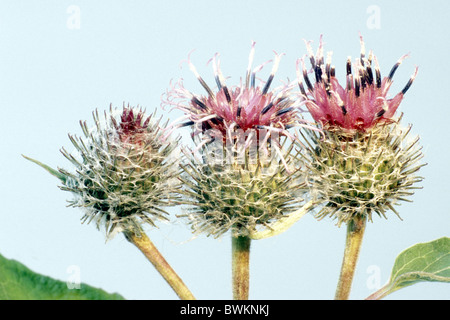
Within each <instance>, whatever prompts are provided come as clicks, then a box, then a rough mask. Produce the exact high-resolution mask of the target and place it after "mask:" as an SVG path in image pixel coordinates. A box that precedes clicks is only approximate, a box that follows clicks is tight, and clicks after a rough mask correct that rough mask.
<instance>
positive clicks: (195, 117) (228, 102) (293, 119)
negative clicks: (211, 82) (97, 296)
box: [163, 42, 299, 138]
mask: <svg viewBox="0 0 450 320" xmlns="http://www.w3.org/2000/svg"><path fill="white" fill-rule="evenodd" d="M254 46H255V43H254V42H253V43H252V48H251V52H250V57H249V64H248V69H247V73H246V78H245V83H242V82H243V81H242V80H241V83H240V85H237V86H232V87H229V86H227V85H226V83H225V78H224V77H223V75H222V73H221V70H220V66H219V62H218V61H217V55H216V56H214V58H213V59H212V61H213V69H214V76H215V80H216V84H217V89H216V90H212V89H211V88H210V87H209V86H208V85H207V84H206V82H205V81H204V80H203V79H202V77H201V76H200V75H199V74H198V72H197V70H196V69H195V67H194V65H193V64H192V63H191V61H190V59H188V64H189V67H190V69H191V71H192V72H193V73H194V74H195V76H196V77H197V79H198V81H199V82H200V83H201V85H202V86H203V88H204V89H205V90H206V92H207V95H195V94H193V93H191V92H189V91H188V90H186V89H185V88H184V87H183V85H182V83H181V82H178V83H177V84H175V85H174V86H173V87H172V89H171V90H170V91H168V92H167V99H166V101H164V102H163V103H164V104H166V105H172V106H174V107H175V108H177V109H179V110H182V111H183V113H184V114H185V116H183V117H182V118H180V119H178V120H176V121H175V122H174V123H173V124H172V128H179V127H183V126H192V127H193V129H194V132H193V135H196V134H200V133H205V132H206V131H208V130H211V129H212V130H218V131H219V132H220V133H221V135H222V136H223V137H224V138H225V137H226V135H227V134H229V132H230V131H233V130H237V129H241V130H243V131H244V132H245V131H247V130H251V129H267V130H274V131H277V132H279V133H281V134H287V131H286V130H287V129H289V128H290V127H291V126H294V125H296V124H298V120H299V117H298V115H297V111H298V108H297V107H296V105H298V102H296V101H294V100H292V99H291V98H290V96H289V95H290V90H291V86H290V85H284V86H282V87H280V88H277V89H274V90H269V88H270V85H271V83H272V80H273V78H274V75H275V73H276V71H277V69H278V65H279V62H280V58H281V55H280V54H276V56H275V59H274V62H273V68H272V71H271V73H270V76H269V78H268V80H267V81H265V82H264V81H261V83H260V84H259V85H256V84H255V82H256V73H257V72H259V71H260V70H261V69H262V68H263V66H264V65H265V64H266V63H267V62H266V63H263V64H261V65H259V66H257V67H256V68H254V69H253V70H252V61H253V56H254ZM183 121H185V122H183Z"/></svg>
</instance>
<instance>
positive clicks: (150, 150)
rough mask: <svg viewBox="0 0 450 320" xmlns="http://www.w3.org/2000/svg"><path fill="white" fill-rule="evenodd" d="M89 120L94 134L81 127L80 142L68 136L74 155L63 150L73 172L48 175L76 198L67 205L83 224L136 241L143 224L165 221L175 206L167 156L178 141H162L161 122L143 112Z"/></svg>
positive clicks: (173, 168) (174, 168)
mask: <svg viewBox="0 0 450 320" xmlns="http://www.w3.org/2000/svg"><path fill="white" fill-rule="evenodd" d="M93 118H94V123H95V126H94V127H93V128H92V129H90V128H89V126H88V125H87V123H86V122H80V123H81V128H82V131H83V135H84V137H77V136H71V135H70V136H69V138H70V140H71V142H72V144H73V146H74V147H75V152H73V153H70V152H68V151H67V150H66V149H64V148H63V149H62V153H63V154H64V156H65V157H66V158H67V159H69V160H70V162H72V164H73V165H74V166H75V168H76V170H75V172H73V173H72V172H69V171H67V170H64V169H60V170H59V171H55V170H52V169H49V168H48V167H47V168H46V169H47V170H49V171H50V172H51V173H53V174H54V175H56V176H57V177H58V178H60V179H61V181H62V182H63V185H62V186H61V189H63V190H66V191H70V192H72V193H73V194H74V198H73V199H71V200H70V201H69V203H70V206H73V207H81V208H82V209H83V210H84V212H85V214H84V216H83V218H82V221H83V222H87V223H89V222H91V221H94V222H95V223H96V226H97V228H100V227H103V228H104V230H105V232H106V235H107V237H108V238H111V237H112V236H113V235H114V234H116V233H117V232H120V231H129V232H132V233H134V234H138V235H139V234H140V232H141V225H142V224H143V223H148V224H150V225H152V226H154V225H155V222H156V221H157V220H160V219H167V212H166V211H164V209H163V208H164V207H166V206H170V205H174V204H175V203H176V201H175V200H176V198H177V194H176V191H177V189H178V187H179V183H178V182H177V181H178V180H177V174H178V173H179V171H178V165H177V164H176V163H175V159H174V158H173V157H172V156H171V154H172V152H173V150H174V149H175V147H176V145H177V144H176V143H177V141H176V140H172V141H163V139H162V129H163V127H162V126H161V125H160V120H161V119H159V120H155V119H154V115H151V116H146V115H145V113H144V111H143V110H142V109H141V108H135V107H130V106H124V107H123V110H121V111H120V110H115V109H112V108H111V109H110V113H109V114H108V113H106V112H105V114H104V118H101V117H100V116H99V114H98V112H97V111H95V112H94V113H93ZM35 162H36V161H35ZM38 164H40V163H38Z"/></svg>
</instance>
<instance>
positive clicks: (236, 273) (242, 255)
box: [231, 236, 251, 300]
mask: <svg viewBox="0 0 450 320" xmlns="http://www.w3.org/2000/svg"><path fill="white" fill-rule="evenodd" d="M250 242H251V239H250V238H249V237H246V236H236V237H235V236H232V239H231V248H232V249H231V250H232V277H233V299H234V300H248V292H249V283H250V271H249V265H250Z"/></svg>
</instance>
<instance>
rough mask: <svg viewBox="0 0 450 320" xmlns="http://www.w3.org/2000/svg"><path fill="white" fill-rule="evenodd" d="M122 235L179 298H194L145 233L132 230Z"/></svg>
mask: <svg viewBox="0 0 450 320" xmlns="http://www.w3.org/2000/svg"><path fill="white" fill-rule="evenodd" d="M124 235H125V238H126V239H127V240H128V241H129V242H131V243H132V244H134V245H135V246H136V247H137V248H138V249H139V250H140V251H141V252H142V253H143V254H144V255H145V257H146V258H147V259H148V260H149V261H150V262H151V263H152V264H153V266H154V267H155V268H156V270H157V271H158V272H159V273H160V274H161V276H162V277H163V278H164V279H165V280H166V281H167V283H168V284H169V285H170V286H171V287H172V289H173V290H174V291H175V293H176V294H177V295H178V297H179V298H180V299H181V300H195V297H194V295H193V294H192V293H191V292H190V291H189V289H188V288H187V287H186V285H185V284H184V283H183V281H182V280H181V278H180V277H179V276H178V275H177V274H176V272H175V271H174V270H173V269H172V267H171V266H170V265H169V263H168V262H167V261H166V259H164V257H163V256H162V254H161V253H160V252H159V251H158V249H157V248H156V247H155V245H154V244H153V242H152V241H150V239H149V238H148V237H147V235H145V233H143V232H142V231H141V233H140V234H139V235H138V234H136V233H134V232H132V231H125V232H124Z"/></svg>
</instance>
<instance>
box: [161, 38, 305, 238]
mask: <svg viewBox="0 0 450 320" xmlns="http://www.w3.org/2000/svg"><path fill="white" fill-rule="evenodd" d="M254 45H255V43H253V44H252V47H251V52H250V57H249V64H248V68H247V72H246V75H245V78H244V79H243V80H242V79H241V81H240V84H239V85H236V86H227V84H226V83H225V78H224V76H223V75H222V72H221V69H220V63H219V61H218V59H217V55H216V56H214V58H213V59H212V62H213V69H214V76H215V80H216V84H217V88H214V89H212V88H210V87H209V86H208V85H207V84H206V82H205V81H204V80H203V78H202V77H201V76H200V75H199V74H198V72H197V70H196V68H195V67H194V65H193V64H192V62H191V60H190V58H189V59H188V64H189V67H190V69H191V70H192V71H193V73H194V74H195V76H196V77H197V79H198V80H199V82H200V83H201V85H202V86H203V87H204V89H205V91H206V95H196V94H193V93H191V92H189V91H188V90H186V89H185V88H184V87H183V85H182V83H181V82H178V83H177V84H176V85H175V86H174V87H173V88H172V89H171V90H170V91H169V92H168V93H167V100H166V104H167V105H171V106H174V107H175V108H177V109H179V110H181V111H183V113H184V114H185V115H184V116H183V117H182V118H180V119H178V120H176V121H175V122H174V123H173V125H172V128H173V129H176V128H179V127H184V126H191V127H192V136H193V138H194V142H195V143H196V147H195V148H194V150H190V151H186V152H185V155H186V163H185V164H184V165H183V168H184V173H185V174H184V176H183V182H184V185H185V189H184V194H185V196H186V197H185V203H186V204H187V205H188V207H189V209H188V213H187V214H186V215H185V216H186V217H188V218H189V221H190V223H191V224H192V227H193V229H194V230H195V231H196V232H200V231H204V232H205V233H207V234H208V235H213V236H214V237H217V236H220V235H221V234H223V233H225V232H226V231H228V230H232V232H233V234H234V235H243V236H248V235H249V233H251V232H253V231H254V230H256V229H257V228H258V227H263V228H264V227H265V226H269V225H270V223H272V222H273V221H276V220H277V219H279V218H281V217H283V216H285V215H287V214H289V213H291V212H293V211H294V210H296V209H297V208H298V206H299V203H300V202H301V201H302V199H301V195H302V193H303V188H304V181H303V174H302V172H301V171H300V169H299V166H298V165H296V164H294V163H293V161H294V160H293V158H292V157H291V155H290V153H291V151H292V149H293V146H294V144H293V143H292V140H294V139H295V137H293V136H292V135H291V134H290V133H289V131H288V129H289V128H291V127H292V126H297V125H304V124H303V123H302V122H301V118H300V116H299V114H298V111H299V109H298V102H296V101H295V100H293V99H291V96H290V95H291V88H292V86H291V85H290V84H285V85H282V86H281V87H280V88H276V89H273V90H271V89H270V86H271V84H272V81H273V78H274V76H275V73H276V71H277V68H278V64H279V62H280V58H281V55H280V54H276V56H275V59H274V62H273V68H272V71H271V73H270V75H269V77H268V79H267V81H261V82H260V83H259V84H257V83H256V82H257V81H256V79H257V78H256V74H257V73H258V72H259V71H260V70H261V69H262V68H263V66H264V64H262V65H259V66H257V67H256V68H254V69H253V70H252V61H253V57H254ZM169 132H170V131H169ZM197 151H198V152H199V156H196V152H197Z"/></svg>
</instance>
